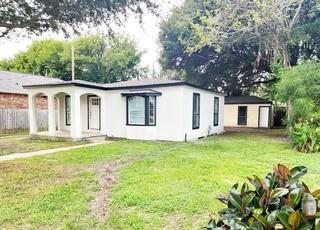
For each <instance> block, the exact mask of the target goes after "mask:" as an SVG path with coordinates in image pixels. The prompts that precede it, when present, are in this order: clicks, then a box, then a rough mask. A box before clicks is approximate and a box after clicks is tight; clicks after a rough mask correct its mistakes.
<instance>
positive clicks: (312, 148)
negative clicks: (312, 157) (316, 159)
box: [291, 119, 320, 153]
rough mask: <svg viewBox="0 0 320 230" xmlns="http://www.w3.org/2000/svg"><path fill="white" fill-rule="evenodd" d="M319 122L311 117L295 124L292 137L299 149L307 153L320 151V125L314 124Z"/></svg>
mask: <svg viewBox="0 0 320 230" xmlns="http://www.w3.org/2000/svg"><path fill="white" fill-rule="evenodd" d="M318 122H319V121H317V120H313V119H311V120H310V121H307V122H303V123H298V124H295V125H294V127H293V128H292V131H291V139H292V143H293V145H294V146H295V148H296V149H297V150H298V151H300V152H305V153H315V152H319V151H320V126H315V125H313V123H315V124H316V123H318Z"/></svg>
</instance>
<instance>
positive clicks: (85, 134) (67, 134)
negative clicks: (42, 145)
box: [33, 130, 105, 139]
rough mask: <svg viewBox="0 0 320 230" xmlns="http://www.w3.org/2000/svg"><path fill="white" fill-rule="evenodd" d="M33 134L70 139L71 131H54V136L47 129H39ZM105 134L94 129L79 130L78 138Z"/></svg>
mask: <svg viewBox="0 0 320 230" xmlns="http://www.w3.org/2000/svg"><path fill="white" fill-rule="evenodd" d="M33 135H35V136H42V137H55V138H62V139H71V138H72V137H71V131H68V130H60V131H56V132H55V134H54V136H52V135H50V134H49V132H48V131H41V132H37V133H35V134H33ZM102 136H105V135H104V134H102V133H101V132H95V131H87V132H81V136H80V137H79V139H87V138H93V137H102Z"/></svg>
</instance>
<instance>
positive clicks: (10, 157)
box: [0, 141, 112, 162]
mask: <svg viewBox="0 0 320 230" xmlns="http://www.w3.org/2000/svg"><path fill="white" fill-rule="evenodd" d="M111 142H112V141H99V142H94V143H90V144H85V145H75V146H69V147H63V148H55V149H45V150H40V151H35V152H29V153H14V154H10V155H4V156H0V162H1V161H10V160H14V159H20V158H28V157H34V156H40V155H46V154H50V153H57V152H62V151H68V150H73V149H80V148H85V147H92V146H96V145H101V144H109V143H111Z"/></svg>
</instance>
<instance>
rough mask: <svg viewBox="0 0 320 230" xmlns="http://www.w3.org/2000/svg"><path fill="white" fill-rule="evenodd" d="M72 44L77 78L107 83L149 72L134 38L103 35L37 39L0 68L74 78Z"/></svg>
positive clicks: (0, 65) (64, 78)
mask: <svg viewBox="0 0 320 230" xmlns="http://www.w3.org/2000/svg"><path fill="white" fill-rule="evenodd" d="M72 44H73V45H74V47H75V76H76V78H77V79H81V80H87V81H93V82H100V83H107V82H115V81H119V80H128V79H131V78H137V77H138V76H140V75H141V76H142V77H143V76H144V75H145V74H146V69H145V68H142V67H141V66H140V60H141V55H142V53H141V52H139V51H138V50H137V48H136V44H135V42H134V41H133V40H130V39H129V38H127V37H113V38H112V39H108V38H106V37H104V36H102V35H95V36H84V37H79V38H76V39H74V40H72V41H57V40H51V39H49V40H41V41H35V42H33V44H32V45H31V46H30V47H29V49H28V50H27V51H25V52H22V53H20V54H18V55H16V56H15V57H14V58H13V59H9V60H2V61H0V69H2V70H9V71H19V72H24V73H33V74H39V75H47V76H52V77H57V78H61V79H63V80H71V51H70V50H71V45H72Z"/></svg>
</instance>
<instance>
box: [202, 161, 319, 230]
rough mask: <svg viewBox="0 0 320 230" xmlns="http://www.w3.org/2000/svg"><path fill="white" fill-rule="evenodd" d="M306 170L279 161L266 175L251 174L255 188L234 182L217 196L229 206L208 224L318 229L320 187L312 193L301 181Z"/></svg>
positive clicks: (258, 228)
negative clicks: (222, 194)
mask: <svg viewBox="0 0 320 230" xmlns="http://www.w3.org/2000/svg"><path fill="white" fill-rule="evenodd" d="M306 173H307V168H306V167H304V166H298V167H295V168H292V169H291V170H289V168H287V167H286V166H284V165H281V164H279V165H278V166H277V167H275V168H274V170H273V172H272V173H269V174H267V176H266V177H265V178H264V179H260V178H259V177H257V176H254V177H253V178H248V180H249V181H250V183H251V184H252V185H253V189H250V188H249V185H248V184H247V183H244V184H243V185H242V187H241V189H239V188H238V187H239V186H238V184H235V185H234V186H233V187H232V188H231V190H230V192H229V193H228V194H227V195H225V196H221V197H219V198H218V199H219V200H220V201H221V202H222V203H224V204H225V205H226V206H227V207H226V208H225V209H222V210H221V211H220V212H219V216H220V218H219V219H218V220H217V221H216V220H215V219H213V218H212V219H211V220H210V221H209V223H208V225H207V227H206V228H207V229H208V230H213V229H216V230H225V229H239V230H242V229H250V230H263V229H267V230H271V229H288V230H295V229H296V230H319V229H320V203H319V199H320V189H319V190H316V191H314V192H313V193H311V192H310V190H309V188H308V187H307V185H305V184H304V183H303V182H302V183H301V182H299V180H300V178H301V177H302V176H304V175H305V174H306Z"/></svg>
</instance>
